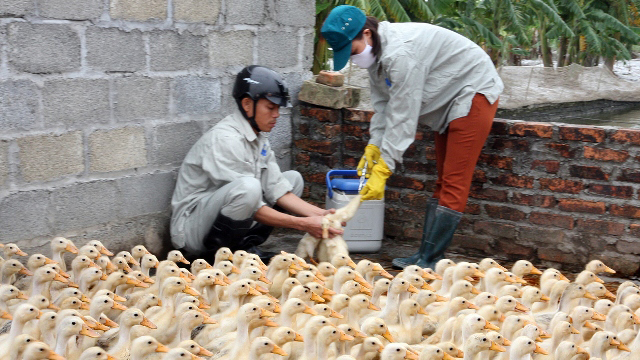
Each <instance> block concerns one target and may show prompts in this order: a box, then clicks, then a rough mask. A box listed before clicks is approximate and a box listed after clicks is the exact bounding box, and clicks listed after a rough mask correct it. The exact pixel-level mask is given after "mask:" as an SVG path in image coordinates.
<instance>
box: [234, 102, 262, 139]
mask: <svg viewBox="0 0 640 360" xmlns="http://www.w3.org/2000/svg"><path fill="white" fill-rule="evenodd" d="M231 117H232V119H233V121H231V122H230V125H231V127H233V128H234V129H236V130H238V131H239V132H240V133H241V134H242V135H244V137H245V138H246V139H247V141H254V140H255V139H257V138H258V136H257V135H256V133H255V131H253V128H252V127H251V124H249V120H247V119H245V118H244V116H243V115H242V113H241V112H240V109H236V110H235V111H234V112H233V114H231Z"/></svg>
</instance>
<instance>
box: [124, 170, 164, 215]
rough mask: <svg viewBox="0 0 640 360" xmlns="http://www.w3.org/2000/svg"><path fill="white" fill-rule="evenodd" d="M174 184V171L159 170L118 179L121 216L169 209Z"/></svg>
mask: <svg viewBox="0 0 640 360" xmlns="http://www.w3.org/2000/svg"><path fill="white" fill-rule="evenodd" d="M175 185H176V174H175V173H174V172H164V173H163V172H159V173H154V174H146V175H140V176H132V177H126V178H122V179H119V180H118V188H119V189H120V204H121V205H122V211H121V213H120V216H121V217H133V216H139V215H144V214H151V213H158V212H166V211H170V205H171V196H172V195H173V189H174V188H175Z"/></svg>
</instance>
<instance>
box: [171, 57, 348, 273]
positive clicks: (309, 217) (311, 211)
mask: <svg viewBox="0 0 640 360" xmlns="http://www.w3.org/2000/svg"><path fill="white" fill-rule="evenodd" d="M233 97H234V98H235V100H236V103H237V106H238V107H237V109H235V111H234V112H233V113H232V114H231V115H229V116H227V117H225V118H224V119H222V120H221V121H220V122H219V123H217V124H216V125H215V126H214V127H213V128H211V130H209V131H207V132H206V133H205V134H204V135H203V136H202V137H201V138H200V139H199V140H198V141H197V142H196V143H195V144H194V145H193V147H192V148H191V150H189V152H188V153H187V156H186V157H185V159H184V162H183V163H182V166H181V167H180V172H179V173H178V181H177V183H176V187H175V190H174V193H173V197H172V199H171V208H172V216H171V242H172V244H173V246H174V247H175V248H176V249H180V250H182V251H183V252H184V253H185V255H186V256H187V257H189V258H196V257H202V258H205V259H208V260H212V259H213V255H214V253H215V251H216V250H217V249H219V248H220V247H223V246H226V247H229V248H231V250H233V251H235V250H247V251H249V252H252V253H255V254H258V255H259V256H260V257H261V258H262V259H263V261H264V262H265V263H266V262H268V260H269V258H270V257H271V256H273V255H274V253H269V252H265V251H261V250H260V249H259V248H258V245H260V244H262V243H264V242H265V241H266V240H267V238H268V237H269V234H270V233H271V231H272V230H273V227H274V226H277V227H287V228H292V229H297V230H302V231H305V232H308V233H310V234H311V235H313V236H316V237H321V236H322V226H321V220H322V215H325V214H327V213H328V212H334V211H335V210H333V209H331V210H324V209H321V208H319V207H317V206H314V205H312V204H309V203H307V202H306V201H304V200H302V199H300V195H301V194H302V189H303V185H304V184H303V180H302V176H301V175H300V173H299V172H297V171H293V170H291V171H285V172H284V173H283V172H281V171H280V167H279V166H278V164H277V163H276V159H275V154H274V153H273V150H271V145H270V144H269V135H268V133H269V132H270V131H271V130H272V129H273V128H274V127H275V125H276V120H277V119H278V117H279V116H280V112H279V109H280V107H281V106H287V105H288V102H289V93H288V90H287V87H286V85H285V83H284V80H283V79H282V77H281V76H280V75H279V74H278V73H276V72H275V71H273V70H271V69H269V68H266V67H263V66H256V65H252V66H248V67H246V68H244V69H242V71H240V72H239V73H238V75H237V76H236V82H235V85H234V87H233ZM285 211H286V212H291V213H293V214H296V215H299V216H300V217H296V216H292V215H289V214H287V213H285ZM330 232H331V234H332V235H335V234H341V233H342V230H335V229H330Z"/></svg>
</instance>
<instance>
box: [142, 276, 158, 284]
mask: <svg viewBox="0 0 640 360" xmlns="http://www.w3.org/2000/svg"><path fill="white" fill-rule="evenodd" d="M142 282H145V283H147V284H155V283H156V282H155V280H153V279H152V278H150V277H148V276H145V278H144V280H142Z"/></svg>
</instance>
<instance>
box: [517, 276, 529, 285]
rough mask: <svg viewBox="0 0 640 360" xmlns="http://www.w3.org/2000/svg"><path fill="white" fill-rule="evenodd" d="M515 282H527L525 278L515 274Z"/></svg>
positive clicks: (523, 283)
mask: <svg viewBox="0 0 640 360" xmlns="http://www.w3.org/2000/svg"><path fill="white" fill-rule="evenodd" d="M516 282H517V283H520V284H522V285H527V284H528V282H527V280H525V279H523V278H521V277H519V276H516Z"/></svg>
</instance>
